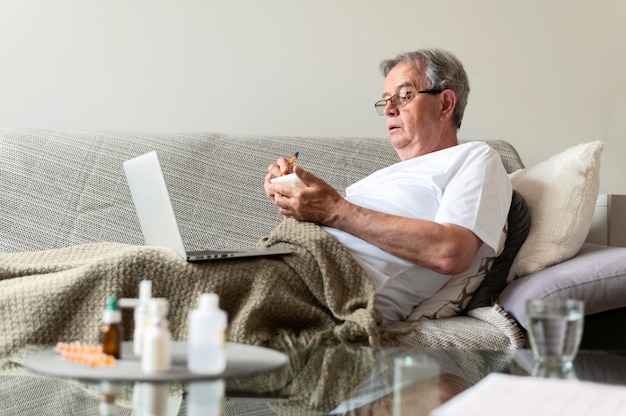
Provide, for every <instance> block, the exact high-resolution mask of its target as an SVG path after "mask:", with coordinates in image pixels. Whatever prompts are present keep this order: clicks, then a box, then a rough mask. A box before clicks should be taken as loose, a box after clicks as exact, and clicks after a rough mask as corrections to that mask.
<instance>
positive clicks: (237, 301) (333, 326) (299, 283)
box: [0, 220, 382, 353]
mask: <svg viewBox="0 0 626 416" xmlns="http://www.w3.org/2000/svg"><path fill="white" fill-rule="evenodd" d="M259 245H260V246H266V247H269V246H280V247H289V248H291V249H292V250H293V254H290V255H286V256H278V257H269V258H254V259H237V260H235V259H229V260H219V261H209V262H203V263H188V262H186V261H184V260H182V259H181V258H180V257H179V256H178V255H176V254H175V253H173V252H172V251H170V250H167V249H162V248H156V247H146V246H133V245H126V244H119V243H96V244H86V245H79V246H73V247H67V248H62V249H55V250H48V251H42V252H26V253H5V254H0V353H7V352H10V351H12V350H15V349H17V348H20V347H23V346H25V345H28V344H53V343H56V342H57V341H73V340H80V341H84V342H97V341H98V337H99V327H100V325H101V319H102V312H103V310H104V307H105V304H106V300H107V298H108V297H109V296H116V297H118V298H123V297H137V295H138V287H139V282H140V281H141V280H143V279H148V280H151V281H152V286H153V296H155V297H164V298H167V299H168V300H169V301H170V313H169V321H170V327H171V330H172V336H173V339H175V340H185V339H186V338H187V316H188V313H189V311H190V310H191V309H192V308H194V307H195V306H196V303H197V297H198V296H199V295H200V294H201V293H204V292H216V293H218V294H219V295H220V306H221V307H222V308H223V309H224V310H226V312H227V313H228V317H229V333H228V339H229V341H232V342H241V343H248V344H255V345H262V346H267V347H270V348H281V347H284V346H302V347H305V346H309V345H315V344H319V343H329V342H331V343H332V342H350V343H362V344H369V345H377V344H378V343H379V333H378V324H379V323H380V322H381V319H382V316H381V315H380V313H379V312H378V311H377V310H376V309H375V308H374V297H375V291H374V287H373V285H372V283H371V281H370V280H369V278H368V277H367V275H366V274H365V273H364V271H363V270H362V269H361V268H360V267H359V266H358V264H356V262H355V261H354V260H353V259H352V257H351V256H350V255H349V254H348V253H347V251H346V250H345V248H344V247H343V246H341V245H340V244H339V243H338V242H337V241H336V240H335V239H334V238H332V236H330V235H329V234H328V233H326V232H325V231H324V230H323V229H322V228H320V227H318V226H316V225H314V224H310V223H301V222H296V221H293V220H288V221H284V222H282V223H281V224H280V225H279V226H278V227H277V228H276V229H275V230H274V231H273V232H272V233H271V234H270V235H269V236H267V237H265V238H263V239H262V240H261V241H260V242H259ZM123 325H124V327H125V328H126V330H125V331H126V333H127V334H130V333H131V330H132V325H133V323H132V313H131V312H123ZM127 338H128V337H127Z"/></svg>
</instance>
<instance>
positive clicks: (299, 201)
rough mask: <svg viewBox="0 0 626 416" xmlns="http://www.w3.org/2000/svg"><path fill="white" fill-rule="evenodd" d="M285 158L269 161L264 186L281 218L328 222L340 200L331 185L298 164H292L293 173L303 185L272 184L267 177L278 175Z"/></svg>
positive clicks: (329, 223)
mask: <svg viewBox="0 0 626 416" xmlns="http://www.w3.org/2000/svg"><path fill="white" fill-rule="evenodd" d="M285 162H287V160H286V159H283V160H281V159H279V160H278V162H277V163H275V164H273V165H270V167H269V168H268V174H267V176H266V178H265V184H264V189H265V193H266V194H267V196H268V197H269V198H270V199H271V200H272V202H273V203H274V205H276V206H277V207H278V208H279V211H280V213H281V215H282V216H283V217H284V218H293V219H296V220H300V221H310V222H315V223H317V224H321V225H331V224H332V221H333V218H334V217H335V215H336V210H337V209H339V207H340V206H341V204H342V203H344V202H345V200H344V199H343V197H342V196H341V195H340V194H339V192H337V190H336V189H335V188H333V187H332V186H331V185H329V184H328V183H326V182H325V181H323V180H322V179H320V178H318V177H317V176H315V175H313V174H311V173H309V172H307V171H305V170H304V169H302V168H300V167H294V172H293V173H295V174H296V176H297V177H298V178H299V179H300V180H301V181H302V182H303V183H304V184H305V187H304V188H299V187H294V186H291V185H288V184H282V183H278V184H272V183H271V182H270V181H271V179H273V178H275V177H278V176H280V175H282V172H283V169H286V166H287V165H286V164H285Z"/></svg>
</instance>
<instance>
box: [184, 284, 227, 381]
mask: <svg viewBox="0 0 626 416" xmlns="http://www.w3.org/2000/svg"><path fill="white" fill-rule="evenodd" d="M219 302H220V298H219V296H218V295H217V294H215V293H203V294H201V295H200V297H199V298H198V307H197V308H196V309H193V310H192V311H191V312H190V313H189V342H188V346H187V348H188V350H187V368H188V369H189V371H191V372H193V373H199V374H219V373H221V372H223V371H224V369H225V368H226V330H227V315H226V312H225V311H223V310H222V309H220V307H219Z"/></svg>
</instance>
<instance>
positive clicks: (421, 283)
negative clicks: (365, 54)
mask: <svg viewBox="0 0 626 416" xmlns="http://www.w3.org/2000/svg"><path fill="white" fill-rule="evenodd" d="M380 67H381V71H382V73H383V75H384V76H385V83H384V87H383V96H382V98H383V99H382V100H380V101H377V102H376V103H375V105H374V106H375V108H376V110H377V111H378V113H379V114H380V115H381V116H385V117H386V122H387V134H388V137H389V141H390V143H391V145H392V146H393V147H394V149H395V150H396V152H397V154H398V156H399V157H400V160H401V161H400V162H399V163H397V164H394V165H392V166H389V167H387V168H384V169H382V170H380V171H377V172H375V173H373V174H372V175H370V176H368V177H367V178H364V179H362V180H361V181H359V182H357V183H355V184H353V185H351V186H350V187H348V189H347V190H346V197H345V198H344V197H342V196H341V195H340V194H339V192H337V190H335V189H334V188H333V187H331V186H330V185H329V184H328V183H326V182H325V181H323V180H321V179H320V178H318V177H316V176H314V175H313V174H312V173H310V172H307V171H305V170H304V169H302V168H300V167H294V168H293V173H295V174H296V176H297V177H298V178H299V179H300V180H301V181H302V182H303V183H304V184H305V187H293V186H290V185H288V184H284V183H281V184H278V183H274V184H273V183H271V179H272V178H274V177H278V176H281V175H282V174H283V173H286V172H288V171H290V168H289V163H288V161H287V160H286V159H284V158H281V159H279V160H278V161H277V162H276V163H274V164H272V165H270V166H269V168H268V174H267V176H266V178H265V184H264V188H265V192H266V194H267V195H268V197H269V198H270V199H271V200H272V201H273V203H274V204H275V205H276V206H277V207H278V208H279V210H280V213H281V214H282V216H283V217H284V218H293V219H296V220H301V221H310V222H315V223H317V224H320V225H322V226H324V227H325V229H326V230H327V231H328V232H329V233H330V234H332V235H333V236H334V237H335V238H336V239H337V240H339V242H341V243H342V244H343V245H344V246H345V247H346V248H347V249H348V251H349V252H350V253H351V254H352V256H353V257H354V258H355V260H356V261H357V262H358V263H359V264H360V265H361V267H363V269H364V270H365V271H366V272H367V273H368V276H369V277H370V278H371V279H372V281H373V283H374V286H375V287H376V291H377V298H376V306H377V307H378V309H380V311H381V312H382V313H383V315H384V318H385V322H393V321H399V320H404V319H406V317H407V316H408V315H409V314H410V313H411V311H412V310H413V308H415V306H416V305H418V304H419V303H420V302H422V301H423V300H424V299H427V298H429V297H430V296H432V295H433V294H434V293H435V292H436V291H438V290H439V289H440V288H442V287H443V286H444V285H445V284H446V282H448V281H449V280H450V279H451V278H452V276H454V275H458V274H462V273H474V272H475V271H476V269H477V268H478V267H479V265H480V263H481V262H482V260H483V259H484V258H486V257H494V256H496V255H497V254H498V253H499V252H500V251H501V250H502V247H503V244H504V237H505V235H504V231H503V230H504V227H505V222H506V218H507V213H508V210H509V205H510V202H511V184H510V182H509V179H508V176H507V174H506V172H505V170H504V167H503V166H502V162H501V160H500V157H499V155H498V154H497V153H496V152H495V151H494V150H492V149H491V148H490V147H489V146H488V145H486V144H484V143H480V142H469V143H464V144H462V145H459V143H458V139H457V131H458V129H459V128H460V126H461V121H462V119H463V113H464V110H465V105H466V103H467V96H468V94H469V82H468V79H467V75H466V73H465V70H464V68H463V65H462V64H461V63H460V62H459V61H458V59H457V58H456V57H455V56H454V55H452V54H451V53H449V52H446V51H442V50H438V49H427V50H418V51H414V52H409V53H404V54H400V55H398V56H397V57H396V58H394V59H390V60H386V61H383V62H382V63H381V66H380Z"/></svg>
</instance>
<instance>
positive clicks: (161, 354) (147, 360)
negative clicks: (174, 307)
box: [141, 298, 172, 373]
mask: <svg viewBox="0 0 626 416" xmlns="http://www.w3.org/2000/svg"><path fill="white" fill-rule="evenodd" d="M168 309H169V302H168V301H167V299H163V298H152V299H150V300H149V301H148V312H149V314H150V318H149V323H148V327H147V328H146V329H145V331H144V333H143V338H142V343H143V349H142V351H141V369H142V371H144V372H146V373H161V372H166V371H169V370H170V367H171V365H172V353H171V344H172V335H171V333H170V328H169V322H168V321H167V313H168Z"/></svg>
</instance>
